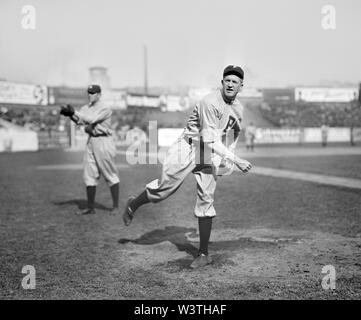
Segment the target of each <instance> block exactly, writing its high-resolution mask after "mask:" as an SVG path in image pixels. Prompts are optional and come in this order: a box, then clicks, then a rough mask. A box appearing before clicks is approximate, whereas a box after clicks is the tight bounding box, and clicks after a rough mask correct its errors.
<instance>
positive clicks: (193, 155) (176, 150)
mask: <svg viewBox="0 0 361 320" xmlns="http://www.w3.org/2000/svg"><path fill="white" fill-rule="evenodd" d="M199 152H200V150H199V146H196V145H194V144H190V143H188V142H187V141H186V139H185V138H184V137H183V136H181V137H180V138H179V139H178V140H177V141H176V143H174V144H173V145H172V146H171V147H170V148H169V149H168V152H167V154H166V156H165V159H164V162H163V167H162V176H161V179H160V182H159V180H158V179H156V180H154V181H152V182H150V183H148V184H147V186H146V192H147V196H148V199H149V201H151V202H159V201H161V200H164V199H166V198H168V197H169V196H170V195H171V194H173V193H174V192H175V191H177V190H178V188H179V187H180V186H181V185H182V183H183V182H184V180H185V178H186V177H187V175H188V174H189V173H193V174H194V176H195V178H196V182H197V201H196V205H195V208H194V215H195V216H196V217H214V216H215V215H216V211H215V209H214V207H213V202H214V193H215V190H216V180H217V176H216V175H215V170H214V168H213V166H212V165H211V164H197V163H199V161H196V160H197V155H199Z"/></svg>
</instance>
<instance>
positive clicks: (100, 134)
mask: <svg viewBox="0 0 361 320" xmlns="http://www.w3.org/2000/svg"><path fill="white" fill-rule="evenodd" d="M110 136H111V134H107V133H99V134H97V135H92V136H91V137H92V138H98V137H110Z"/></svg>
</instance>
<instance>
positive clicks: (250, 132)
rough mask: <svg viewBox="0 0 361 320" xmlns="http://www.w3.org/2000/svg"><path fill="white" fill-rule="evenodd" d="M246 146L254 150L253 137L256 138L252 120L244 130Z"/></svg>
mask: <svg viewBox="0 0 361 320" xmlns="http://www.w3.org/2000/svg"><path fill="white" fill-rule="evenodd" d="M245 138H246V148H247V150H251V151H254V139H255V138H256V127H255V126H254V124H253V122H250V123H249V125H248V126H247V127H246V131H245Z"/></svg>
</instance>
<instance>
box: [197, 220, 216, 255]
mask: <svg viewBox="0 0 361 320" xmlns="http://www.w3.org/2000/svg"><path fill="white" fill-rule="evenodd" d="M212 219H213V217H199V218H198V227H199V240H200V241H199V254H205V255H207V254H208V243H209V238H210V236H211V231H212Z"/></svg>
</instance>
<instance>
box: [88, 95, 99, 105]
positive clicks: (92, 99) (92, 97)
mask: <svg viewBox="0 0 361 320" xmlns="http://www.w3.org/2000/svg"><path fill="white" fill-rule="evenodd" d="M99 98H100V94H99V93H89V92H88V99H89V102H90V103H95V102H97V101H98V100H99Z"/></svg>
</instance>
